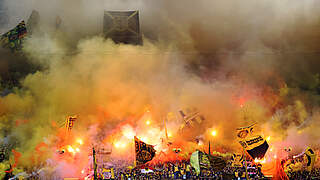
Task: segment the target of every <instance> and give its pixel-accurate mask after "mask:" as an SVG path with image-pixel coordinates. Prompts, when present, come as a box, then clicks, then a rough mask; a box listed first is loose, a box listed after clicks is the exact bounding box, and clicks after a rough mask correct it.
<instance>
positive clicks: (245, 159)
mask: <svg viewBox="0 0 320 180" xmlns="http://www.w3.org/2000/svg"><path fill="white" fill-rule="evenodd" d="M242 149H243V157H244V163H245V168H246V180H248V169H247V167H248V164H247V158H246V152H245V149H244V148H242Z"/></svg>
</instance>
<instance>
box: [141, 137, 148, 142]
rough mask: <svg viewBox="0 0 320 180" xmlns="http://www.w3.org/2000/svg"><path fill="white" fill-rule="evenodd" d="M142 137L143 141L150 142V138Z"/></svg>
mask: <svg viewBox="0 0 320 180" xmlns="http://www.w3.org/2000/svg"><path fill="white" fill-rule="evenodd" d="M140 139H141V141H144V142H148V138H147V137H142V138H140Z"/></svg>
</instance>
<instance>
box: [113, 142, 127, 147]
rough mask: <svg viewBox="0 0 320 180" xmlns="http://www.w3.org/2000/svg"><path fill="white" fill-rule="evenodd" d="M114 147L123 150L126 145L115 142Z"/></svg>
mask: <svg viewBox="0 0 320 180" xmlns="http://www.w3.org/2000/svg"><path fill="white" fill-rule="evenodd" d="M114 146H115V147H116V148H125V147H126V144H125V143H123V142H119V141H118V142H116V143H114Z"/></svg>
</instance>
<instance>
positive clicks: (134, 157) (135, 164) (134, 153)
mask: <svg viewBox="0 0 320 180" xmlns="http://www.w3.org/2000/svg"><path fill="white" fill-rule="evenodd" d="M135 139H136V136H134V138H133V167H134V168H135V167H136V166H137V162H136V141H135Z"/></svg>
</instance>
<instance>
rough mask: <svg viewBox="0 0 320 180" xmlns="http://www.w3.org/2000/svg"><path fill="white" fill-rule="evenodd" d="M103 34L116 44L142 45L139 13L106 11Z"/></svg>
mask: <svg viewBox="0 0 320 180" xmlns="http://www.w3.org/2000/svg"><path fill="white" fill-rule="evenodd" d="M103 33H104V35H105V37H106V38H111V39H112V40H113V41H114V42H116V43H125V44H141V43H142V39H141V34H140V24H139V11H105V12H104V20H103Z"/></svg>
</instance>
